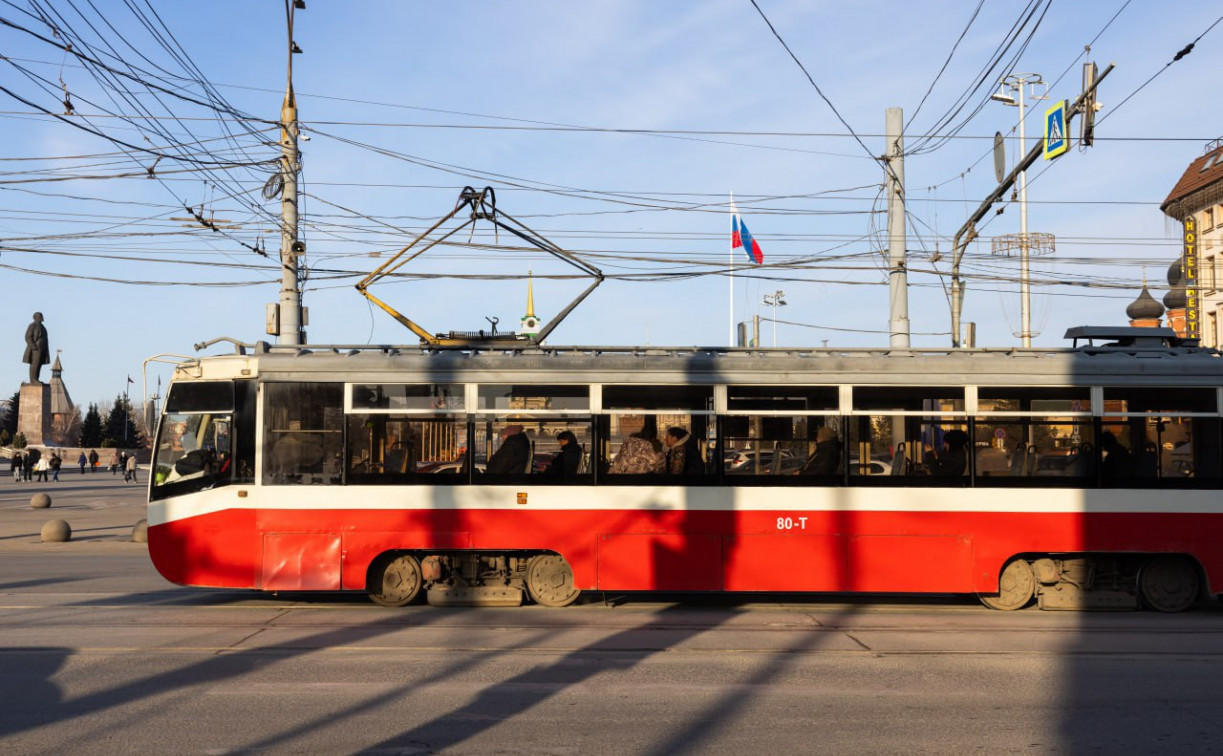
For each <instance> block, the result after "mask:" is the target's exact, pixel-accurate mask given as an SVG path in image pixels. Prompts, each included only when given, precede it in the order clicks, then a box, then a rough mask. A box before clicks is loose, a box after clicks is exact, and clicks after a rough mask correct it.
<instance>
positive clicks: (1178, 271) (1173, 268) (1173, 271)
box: [1168, 257, 1185, 286]
mask: <svg viewBox="0 0 1223 756" xmlns="http://www.w3.org/2000/svg"><path fill="white" fill-rule="evenodd" d="M1184 277H1185V268H1184V266H1182V265H1181V259H1180V258H1179V257H1178V258H1176V259H1175V260H1173V261H1172V264H1171V265H1169V266H1168V285H1169V286H1178V285H1179V284H1180V283H1181V280H1182V279H1183V278H1184Z"/></svg>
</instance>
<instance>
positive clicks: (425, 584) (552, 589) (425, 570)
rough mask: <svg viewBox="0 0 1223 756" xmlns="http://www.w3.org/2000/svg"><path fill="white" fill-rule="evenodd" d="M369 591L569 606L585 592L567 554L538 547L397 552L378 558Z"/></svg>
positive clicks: (383, 601)
mask: <svg viewBox="0 0 1223 756" xmlns="http://www.w3.org/2000/svg"><path fill="white" fill-rule="evenodd" d="M368 585H369V596H370V600H372V601H373V602H374V603H375V604H378V605H380V606H404V605H406V604H409V603H411V602H412V601H414V600H415V599H416V598H417V597H418V596H419V595H420V593H421V592H422V591H423V592H424V593H425V597H426V600H427V601H428V603H429V604H430V605H432V606H519V605H521V604H522V603H524V601H526V600H528V599H529V600H531V601H534V602H535V603H537V604H541V605H543V606H568V605H569V604H572V603H573V602H574V601H576V600H577V597H578V594H579V593H580V591H579V590H578V589H577V588H576V587H575V585H574V579H573V570H572V568H570V566H569V563H568V562H566V561H565V559H564V557H561V556H558V555H556V554H552V553H546V552H545V553H532V552H504V553H492V552H474V551H460V552H436V553H428V554H418V553H415V552H411V553H408V552H395V553H390V554H385V555H383V556H382V557H380V558H379V559H378V560H376V561H375V562H374V564H373V565H372V566H371V567H370V571H369V580H368Z"/></svg>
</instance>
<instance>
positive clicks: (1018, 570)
mask: <svg viewBox="0 0 1223 756" xmlns="http://www.w3.org/2000/svg"><path fill="white" fill-rule="evenodd" d="M998 587H999V592H998V594H997V595H988V594H982V595H980V596H979V598H980V599H981V603H983V604H985V605H986V606H988V607H990V608H992V609H1001V610H1004V611H1013V610H1016V609H1022V608H1024V607H1026V606H1028V605H1029V604H1030V603H1031V602H1032V600H1033V599H1035V600H1036V605H1037V606H1039V607H1040V608H1041V609H1046V610H1071V611H1081V610H1094V611H1110V610H1111V611H1133V610H1137V609H1141V608H1146V609H1151V610H1153V611H1157V612H1181V611H1184V610H1186V609H1188V608H1189V607H1191V606H1192V605H1193V604H1194V602H1195V601H1197V600H1198V599H1199V598H1200V597H1201V590H1202V581H1201V577H1200V570H1199V569H1198V566H1197V565H1196V563H1194V562H1193V561H1192V560H1190V559H1188V558H1186V557H1181V556H1176V555H1167V554H1050V555H1027V556H1025V557H1019V558H1016V559H1013V560H1011V561H1010V562H1009V563H1008V564H1007V565H1006V567H1005V568H1004V569H1003V571H1002V575H1001V577H1000V578H999V581H998Z"/></svg>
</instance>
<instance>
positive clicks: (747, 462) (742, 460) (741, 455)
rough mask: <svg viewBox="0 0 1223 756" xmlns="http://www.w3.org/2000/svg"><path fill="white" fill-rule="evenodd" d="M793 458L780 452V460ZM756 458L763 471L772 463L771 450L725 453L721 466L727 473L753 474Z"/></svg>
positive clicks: (785, 452) (783, 451)
mask: <svg viewBox="0 0 1223 756" xmlns="http://www.w3.org/2000/svg"><path fill="white" fill-rule="evenodd" d="M793 456H794V455H793V454H791V453H790V452H788V451H785V450H784V449H783V450H782V452H781V457H782V459H787V458H791V457H793ZM757 457H759V459H760V468H761V469H762V470H763V469H764V468H765V467H768V466H769V465H771V464H772V463H773V450H772V449H767V450H764V451H739V452H727V454H726V456H725V457H724V458H723V466H724V467H725V469H726V472H728V473H736V472H741V473H754V472H756V459H757Z"/></svg>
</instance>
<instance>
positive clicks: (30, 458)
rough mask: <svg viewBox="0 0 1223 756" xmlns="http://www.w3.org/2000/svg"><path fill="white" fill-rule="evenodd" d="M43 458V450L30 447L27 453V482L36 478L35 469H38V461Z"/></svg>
mask: <svg viewBox="0 0 1223 756" xmlns="http://www.w3.org/2000/svg"><path fill="white" fill-rule="evenodd" d="M41 460H42V452H40V451H39V450H38V449H30V450H29V451H28V452H26V453H25V479H26V481H27V482H29V481H32V480H34V471H35V470H36V469H38V463H39V462H40V461H41Z"/></svg>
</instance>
